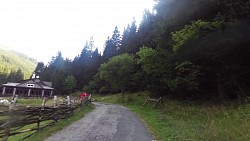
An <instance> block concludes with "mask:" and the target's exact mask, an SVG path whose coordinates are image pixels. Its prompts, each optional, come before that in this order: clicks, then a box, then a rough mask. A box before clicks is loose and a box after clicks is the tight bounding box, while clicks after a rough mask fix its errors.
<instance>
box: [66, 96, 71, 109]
mask: <svg viewBox="0 0 250 141" xmlns="http://www.w3.org/2000/svg"><path fill="white" fill-rule="evenodd" d="M67 104H68V106H69V107H70V106H71V101H70V97H69V96H67Z"/></svg>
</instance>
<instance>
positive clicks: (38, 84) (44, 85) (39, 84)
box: [2, 79, 54, 90]
mask: <svg viewBox="0 0 250 141" xmlns="http://www.w3.org/2000/svg"><path fill="white" fill-rule="evenodd" d="M30 84H31V85H32V84H33V86H28V85H30ZM2 86H9V87H20V88H37V89H47V90H53V89H54V88H53V87H52V82H46V81H41V80H40V79H28V80H22V81H21V82H20V83H12V82H8V83H6V84H2Z"/></svg>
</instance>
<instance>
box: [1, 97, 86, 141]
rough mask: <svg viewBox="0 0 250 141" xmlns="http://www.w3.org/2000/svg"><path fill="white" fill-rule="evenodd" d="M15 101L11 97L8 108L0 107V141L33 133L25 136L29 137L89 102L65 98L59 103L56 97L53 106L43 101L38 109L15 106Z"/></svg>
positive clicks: (14, 98)
mask: <svg viewBox="0 0 250 141" xmlns="http://www.w3.org/2000/svg"><path fill="white" fill-rule="evenodd" d="M16 101H17V97H13V98H12V100H11V104H10V106H9V107H4V106H1V108H0V138H2V141H7V140H8V137H9V136H13V135H17V134H21V133H25V132H31V131H33V132H31V134H30V135H28V136H27V137H29V136H31V135H32V134H34V133H35V132H36V131H38V130H40V129H43V128H46V127H48V126H52V125H54V124H55V122H57V121H59V120H61V119H66V118H68V117H69V116H71V115H72V114H73V111H74V110H75V109H77V108H79V107H82V106H84V105H86V104H88V101H89V100H88V98H85V99H83V100H82V101H80V100H77V99H73V100H72V99H70V97H69V96H67V99H64V100H61V101H59V100H58V99H57V97H54V105H53V106H46V99H44V100H43V103H42V106H40V107H30V106H27V107H21V106H16ZM27 125H30V126H27ZM27 137H25V138H27ZM25 138H23V139H25Z"/></svg>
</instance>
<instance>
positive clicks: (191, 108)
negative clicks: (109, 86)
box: [96, 92, 250, 141]
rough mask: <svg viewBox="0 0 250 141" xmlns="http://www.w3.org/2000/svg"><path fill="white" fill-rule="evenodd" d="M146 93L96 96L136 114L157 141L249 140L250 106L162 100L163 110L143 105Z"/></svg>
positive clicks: (100, 99)
mask: <svg viewBox="0 0 250 141" xmlns="http://www.w3.org/2000/svg"><path fill="white" fill-rule="evenodd" d="M147 95H148V93H147V92H143V93H135V94H126V96H125V98H123V99H122V97H121V95H109V96H105V97H102V96H97V97H96V98H97V100H98V101H103V102H112V103H120V104H122V105H125V106H127V107H129V108H130V109H131V110H132V111H134V112H135V113H137V114H138V115H139V116H140V117H141V118H142V119H143V120H144V121H145V122H146V124H147V126H148V127H149V129H150V131H151V132H152V133H153V134H154V135H155V137H156V138H157V140H162V141H186V140H189V141H201V140H202V141H247V140H250V105H249V104H248V105H238V106H237V105H234V104H231V105H226V106H225V105H218V104H217V105H213V104H195V103H193V102H183V101H176V100H168V99H164V103H165V107H159V108H157V109H154V108H152V107H153V104H148V105H143V103H144V100H145V99H146V97H147Z"/></svg>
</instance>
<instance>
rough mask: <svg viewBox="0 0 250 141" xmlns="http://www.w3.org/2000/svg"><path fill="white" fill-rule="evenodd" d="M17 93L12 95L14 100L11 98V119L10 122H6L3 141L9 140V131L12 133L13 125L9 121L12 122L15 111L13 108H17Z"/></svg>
mask: <svg viewBox="0 0 250 141" xmlns="http://www.w3.org/2000/svg"><path fill="white" fill-rule="evenodd" d="M17 98H18V97H17V95H14V96H13V97H12V100H11V103H10V106H9V113H10V116H11V117H10V119H9V120H8V121H7V123H8V124H6V126H5V127H4V136H3V137H2V141H7V140H8V137H9V133H10V128H11V125H10V124H9V122H11V120H12V118H13V117H12V115H11V113H12V112H13V110H14V109H15V108H16V101H17Z"/></svg>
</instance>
